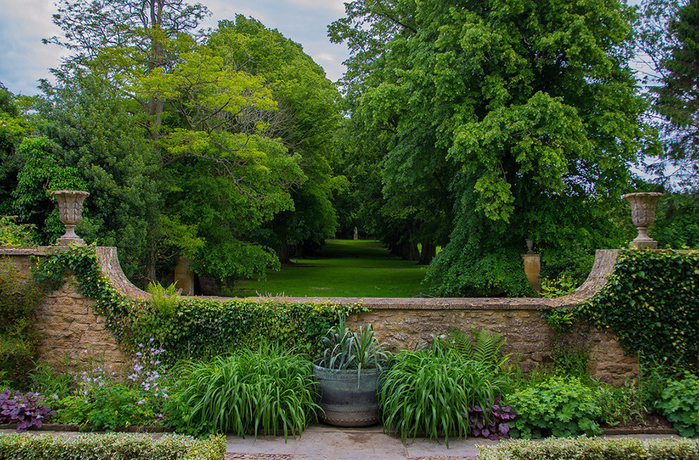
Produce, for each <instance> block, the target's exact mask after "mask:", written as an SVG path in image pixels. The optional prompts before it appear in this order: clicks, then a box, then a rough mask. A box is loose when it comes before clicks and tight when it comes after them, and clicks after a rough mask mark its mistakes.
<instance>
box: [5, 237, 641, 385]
mask: <svg viewBox="0 0 699 460" xmlns="http://www.w3.org/2000/svg"><path fill="white" fill-rule="evenodd" d="M50 250H56V248H32V249H26V248H0V257H10V258H11V259H12V260H13V261H14V263H15V265H16V266H17V267H18V268H19V269H20V270H21V271H22V272H23V273H25V274H27V275H28V274H29V270H30V264H31V257H32V256H38V255H42V254H46V253H47V251H50ZM618 253H619V251H616V250H601V251H597V256H596V259H595V265H594V267H593V269H592V272H591V273H590V276H589V277H588V279H587V281H586V282H585V283H584V284H583V286H581V287H580V288H579V289H578V290H577V291H576V292H575V293H573V294H570V295H567V296H564V297H559V298H557V299H538V298H429V299H398V298H386V299H382V298H368V299H355V298H332V299H328V300H331V301H335V302H341V303H352V302H358V301H361V302H362V304H363V305H364V306H366V307H369V308H370V309H371V311H370V312H367V313H361V314H357V315H353V316H352V317H350V318H349V320H348V322H349V324H350V325H351V326H355V327H356V326H358V325H360V324H363V323H372V324H373V326H374V329H375V332H376V335H377V337H378V338H379V339H380V340H381V341H382V342H385V343H386V344H387V345H388V346H389V347H391V348H394V349H406V348H407V349H412V348H415V347H417V346H421V345H423V344H425V343H426V342H427V341H429V340H430V339H431V338H432V337H433V336H437V335H440V334H443V333H445V332H447V331H448V330H449V326H455V327H458V328H460V329H463V330H469V329H471V328H478V329H480V328H485V329H487V330H488V331H491V332H498V333H501V334H502V335H503V336H504V337H505V338H506V339H507V342H506V344H505V346H504V347H503V351H504V352H506V353H511V354H512V356H517V357H518V359H519V362H520V364H521V366H522V367H523V369H524V370H526V371H529V370H531V369H533V368H534V366H536V365H537V364H542V363H545V362H546V361H547V359H548V354H549V351H550V349H551V342H552V341H553V340H560V339H561V338H560V337H557V336H555V335H554V334H553V332H552V331H551V330H550V328H549V326H548V325H547V324H546V321H545V320H544V319H543V318H542V317H541V313H542V311H543V310H546V309H550V308H554V307H561V306H572V305H576V304H578V303H579V302H581V301H583V300H585V299H588V298H590V297H591V296H593V295H594V294H595V293H596V292H598V290H599V289H601V287H602V286H603V285H604V283H605V282H606V277H607V275H608V274H609V273H610V272H611V270H612V269H613V267H614V262H615V260H616V257H617V256H618ZM97 255H98V256H99V259H100V264H101V266H102V270H103V271H104V272H105V273H106V274H107V275H108V276H109V278H110V279H111V280H112V283H113V285H114V286H115V287H116V288H118V289H119V290H121V291H122V292H124V293H125V294H127V295H129V296H131V297H147V296H148V294H147V293H145V292H143V291H141V290H140V289H138V288H136V287H135V286H133V285H132V284H131V283H130V282H129V281H128V279H127V278H126V277H125V276H124V274H123V272H122V271H121V267H120V266H119V262H118V260H117V256H116V249H115V248H97ZM292 300H296V301H303V300H304V299H298V298H297V299H293V298H292ZM305 300H306V301H310V300H320V299H317V298H316V299H311V298H306V299H305ZM91 305H92V301H91V300H89V299H87V298H85V297H83V296H82V295H81V294H79V292H78V289H77V285H76V282H75V279H74V278H71V279H68V280H67V281H66V283H64V285H63V286H62V287H61V288H60V289H58V291H56V292H54V293H52V294H51V295H49V296H47V297H46V298H45V299H44V301H43V302H42V304H41V305H40V306H39V307H38V308H37V309H36V311H35V321H36V324H37V326H38V328H39V330H40V331H41V333H42V338H41V342H40V343H39V347H38V349H39V354H40V356H41V358H43V359H45V360H47V361H49V362H53V363H55V364H57V365H58V364H61V363H63V362H65V361H66V359H69V360H70V359H72V360H80V361H87V360H88V359H91V358H96V359H98V360H101V361H102V362H103V363H104V364H106V365H120V364H123V363H124V362H126V360H127V356H126V355H125V354H124V353H123V352H122V351H121V350H120V349H119V347H118V345H117V342H116V339H115V338H114V336H113V335H112V334H111V333H110V332H109V331H108V330H106V329H105V326H104V318H102V317H100V316H99V315H96V314H95V313H94V312H93V310H92V309H91V308H90V306H91ZM572 337H573V338H574V340H579V341H581V343H583V344H584V345H585V346H586V347H588V348H589V350H590V370H591V371H592V373H593V375H595V376H597V377H599V378H600V379H602V380H603V381H606V382H609V383H612V384H615V385H621V384H622V383H623V382H624V380H625V379H626V378H629V377H635V376H636V375H637V373H638V364H637V359H636V358H635V357H632V356H625V355H624V353H623V350H622V349H621V347H620V346H619V344H618V342H617V341H616V338H615V337H614V335H613V334H611V333H608V332H600V331H597V330H595V329H591V330H581V331H578V332H576V333H573V336H572ZM569 339H570V338H569Z"/></svg>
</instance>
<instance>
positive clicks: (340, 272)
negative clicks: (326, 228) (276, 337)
mask: <svg viewBox="0 0 699 460" xmlns="http://www.w3.org/2000/svg"><path fill="white" fill-rule="evenodd" d="M292 262H293V264H292V265H291V266H285V267H284V268H282V270H281V271H279V272H274V271H269V272H268V273H267V280H266V281H257V280H249V281H241V282H238V283H236V285H235V288H234V289H232V290H231V292H229V294H230V295H232V296H236V297H254V296H257V295H273V296H274V295H282V294H283V295H286V296H293V297H304V296H308V297H413V296H417V295H419V294H420V293H426V292H428V291H429V287H428V286H426V285H424V284H421V282H422V279H423V278H424V277H425V272H426V270H427V267H425V266H420V265H417V263H416V262H409V261H405V260H402V259H400V258H399V257H396V256H393V255H391V254H390V253H389V251H388V250H387V249H386V248H384V247H383V246H382V245H381V243H380V242H378V241H368V240H359V241H354V240H327V242H326V244H325V246H323V248H322V249H321V250H320V251H318V252H317V253H316V254H315V255H314V257H313V258H309V259H294V260H292Z"/></svg>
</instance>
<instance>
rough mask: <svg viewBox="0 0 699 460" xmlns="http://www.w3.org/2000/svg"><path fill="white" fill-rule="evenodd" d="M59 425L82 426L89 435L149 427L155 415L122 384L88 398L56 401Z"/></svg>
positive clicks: (99, 389) (134, 391)
mask: <svg viewBox="0 0 699 460" xmlns="http://www.w3.org/2000/svg"><path fill="white" fill-rule="evenodd" d="M56 407H57V408H58V409H57V410H58V420H57V421H60V422H61V423H68V424H76V425H84V426H86V427H89V428H90V429H91V430H92V431H98V430H106V431H114V430H116V429H118V428H124V427H129V426H132V425H133V426H138V425H151V424H153V423H154V422H155V420H156V414H155V412H154V411H153V408H152V407H151V405H150V404H147V399H146V398H144V397H143V395H142V394H141V392H140V391H139V390H138V389H135V388H130V387H128V386H126V385H124V384H121V383H117V384H105V385H103V386H100V387H96V388H94V389H93V390H92V391H91V392H90V393H89V394H87V395H85V396H83V395H73V396H67V397H65V398H62V399H61V400H59V402H58V404H57V405H56Z"/></svg>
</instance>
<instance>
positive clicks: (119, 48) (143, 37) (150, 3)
mask: <svg viewBox="0 0 699 460" xmlns="http://www.w3.org/2000/svg"><path fill="white" fill-rule="evenodd" d="M57 7H58V14H55V15H54V16H53V22H54V24H56V25H57V26H58V27H60V28H61V30H62V31H63V34H64V35H63V37H57V36H54V37H52V38H50V39H45V40H44V43H54V44H57V45H59V46H63V47H65V48H66V49H68V50H70V51H72V52H73V55H72V56H71V57H70V58H69V59H68V60H67V63H66V65H65V66H64V67H63V69H62V70H60V71H56V73H59V74H60V73H63V74H65V73H66V72H70V71H71V70H72V69H75V68H76V67H84V66H89V67H91V68H93V69H94V68H95V67H99V68H100V69H101V70H102V71H103V72H106V73H107V75H108V76H109V77H110V78H111V79H112V80H113V81H115V82H116V83H118V84H120V86H121V88H122V89H123V90H126V88H125V86H124V84H126V85H128V84H129V83H130V82H133V80H134V79H138V78H139V77H143V76H145V75H149V74H151V73H152V72H153V71H154V70H155V69H164V68H170V67H171V66H172V65H173V64H174V63H175V62H176V60H177V56H178V54H179V53H178V49H177V45H178V40H177V39H178V38H181V37H188V36H189V34H190V33H192V32H194V31H195V30H196V29H197V28H198V26H199V24H200V23H201V21H202V20H203V19H204V18H205V17H207V16H208V15H209V14H210V13H209V10H208V9H207V8H206V7H205V6H203V5H202V4H200V3H196V4H194V5H190V4H189V3H187V2H185V1H184V0H92V1H87V0H60V1H59V3H58V4H57ZM148 96H149V98H148V99H140V98H137V97H136V96H135V95H133V94H132V97H134V98H135V99H136V100H137V101H138V103H139V104H140V105H141V106H142V108H143V110H144V112H145V113H146V114H147V115H148V118H147V121H148V123H149V124H148V127H149V130H150V136H151V138H152V139H155V138H157V136H158V133H159V127H160V123H161V121H162V120H161V115H162V112H163V104H164V100H163V99H162V98H161V97H160V96H159V95H158V94H153V93H149V94H148Z"/></svg>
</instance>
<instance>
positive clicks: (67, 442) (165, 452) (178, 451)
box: [0, 433, 226, 460]
mask: <svg viewBox="0 0 699 460" xmlns="http://www.w3.org/2000/svg"><path fill="white" fill-rule="evenodd" d="M225 453H226V438H225V437H224V436H212V437H209V438H208V439H205V440H198V439H195V438H191V437H188V436H179V435H165V436H162V437H160V438H158V439H153V437H152V436H149V435H143V434H113V433H110V434H90V435H81V436H77V437H74V438H66V437H63V436H56V437H54V436H51V435H42V436H34V435H30V434H22V435H20V434H10V435H4V436H0V460H25V459H29V458H31V459H37V460H53V459H56V458H61V459H63V460H222V459H223V457H224V455H225Z"/></svg>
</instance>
